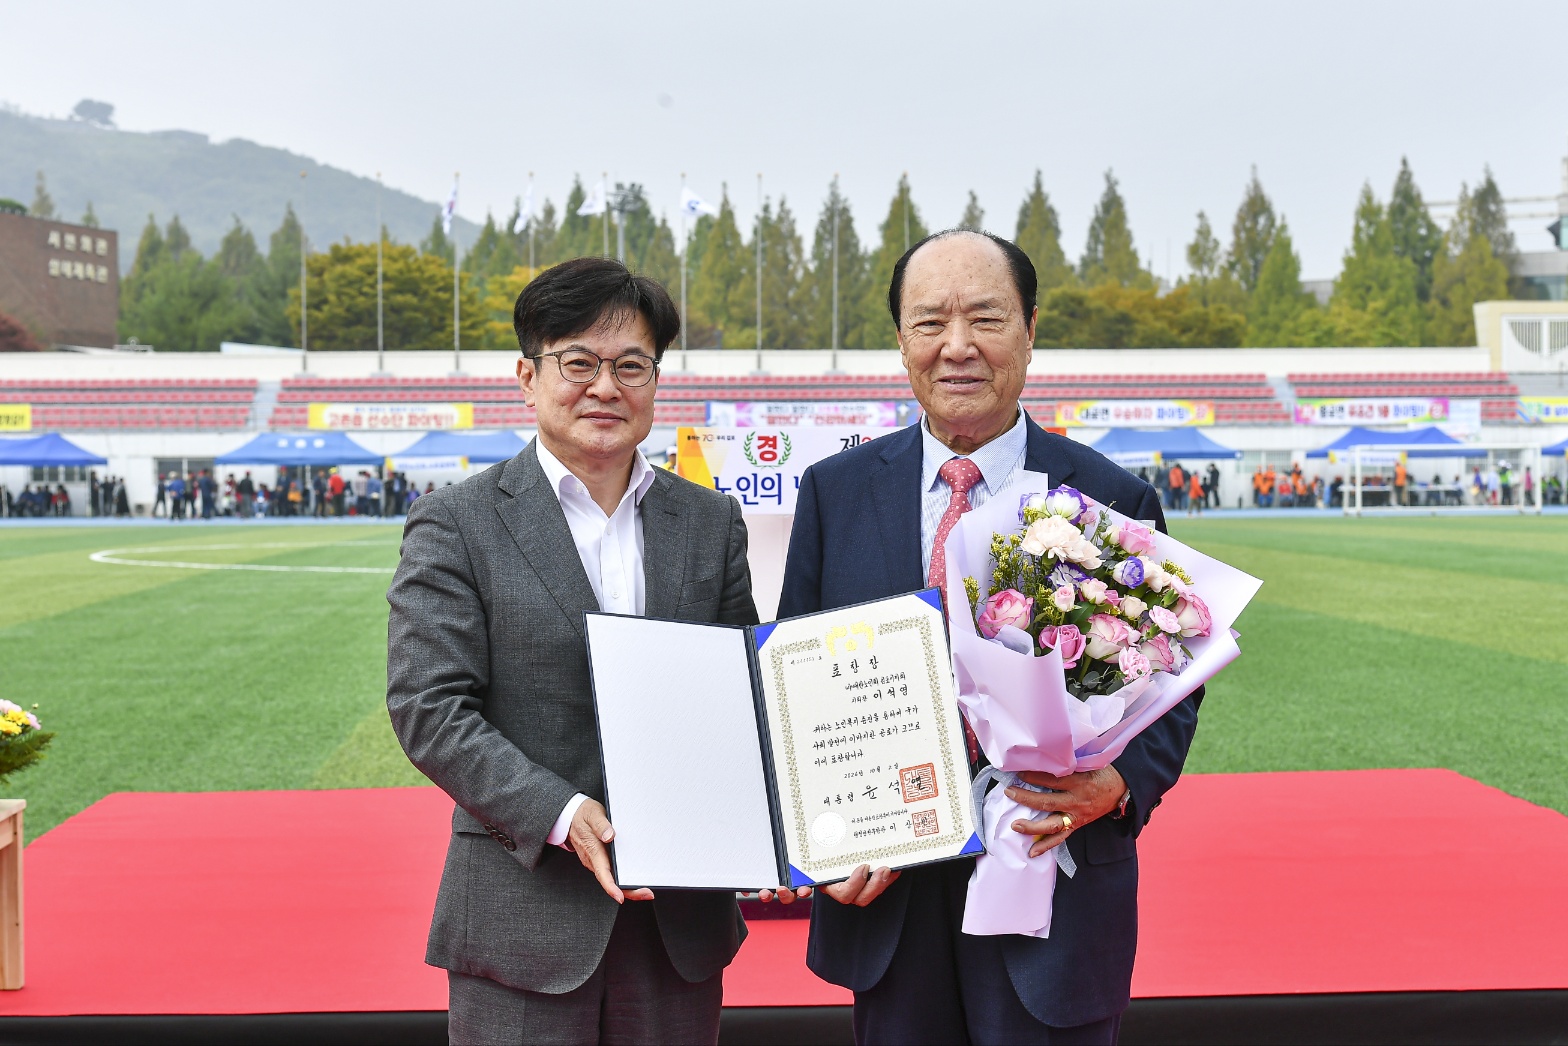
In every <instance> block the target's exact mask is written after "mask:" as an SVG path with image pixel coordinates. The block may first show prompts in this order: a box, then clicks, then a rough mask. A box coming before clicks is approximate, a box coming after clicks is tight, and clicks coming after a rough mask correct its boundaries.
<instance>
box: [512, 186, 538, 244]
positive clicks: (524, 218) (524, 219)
mask: <svg viewBox="0 0 1568 1046" xmlns="http://www.w3.org/2000/svg"><path fill="white" fill-rule="evenodd" d="M533 216H534V183H533V182H529V183H528V191H527V192H525V193H523V202H522V203H521V204H519V205H518V208H517V220H516V221H514V222H512V235H513V236H518V235H521V234H522V231H523V230H524V229H526V228H528V219H530V218H532V217H533Z"/></svg>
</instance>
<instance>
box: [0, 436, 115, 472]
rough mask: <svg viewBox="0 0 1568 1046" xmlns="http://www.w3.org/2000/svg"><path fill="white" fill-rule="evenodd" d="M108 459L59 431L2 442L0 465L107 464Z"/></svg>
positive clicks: (0, 441) (0, 445)
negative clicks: (73, 441)
mask: <svg viewBox="0 0 1568 1046" xmlns="http://www.w3.org/2000/svg"><path fill="white" fill-rule="evenodd" d="M108 463H109V459H107V458H104V457H100V456H99V455H97V454H94V453H93V452H92V451H90V450H83V449H82V448H81V447H78V446H77V445H76V444H74V443H72V442H71V441H70V440H68V439H66V438H65V437H64V436H62V435H60V434H59V433H58V432H50V433H47V434H45V435H42V436H29V437H27V438H25V439H4V440H0V465H30V466H32V467H34V468H39V467H47V466H50V465H77V466H81V465H107V464H108Z"/></svg>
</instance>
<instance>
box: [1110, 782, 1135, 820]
mask: <svg viewBox="0 0 1568 1046" xmlns="http://www.w3.org/2000/svg"><path fill="white" fill-rule="evenodd" d="M1130 802H1132V789H1131V788H1129V789H1127V791H1125V792H1123V793H1122V798H1121V801H1120V802H1118V803H1117V804H1116V812H1115V813H1114V814H1112V815H1111V818H1112V819H1113V820H1118V821H1119V820H1121V819H1122V818H1123V817H1126V816H1127V804H1128V803H1130Z"/></svg>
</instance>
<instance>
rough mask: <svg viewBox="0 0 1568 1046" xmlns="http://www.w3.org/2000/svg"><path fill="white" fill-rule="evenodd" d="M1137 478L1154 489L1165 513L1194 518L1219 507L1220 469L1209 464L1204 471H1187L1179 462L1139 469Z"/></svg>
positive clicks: (1211, 463)
mask: <svg viewBox="0 0 1568 1046" xmlns="http://www.w3.org/2000/svg"><path fill="white" fill-rule="evenodd" d="M1138 475H1139V476H1140V477H1142V478H1143V479H1144V480H1145V481H1146V482H1148V483H1150V484H1152V485H1153V486H1154V489H1155V490H1156V491H1157V492H1158V493H1159V495H1160V501H1161V502H1162V503H1163V504H1164V505H1165V510H1166V511H1167V512H1182V511H1185V512H1186V513H1187V515H1189V516H1195V515H1202V514H1203V510H1204V509H1206V508H1219V507H1220V469H1219V466H1218V465H1216V464H1214V463H1213V462H1212V461H1211V462H1209V467H1208V468H1207V469H1206V470H1200V469H1186V468H1184V467H1182V464H1181V462H1179V461H1178V462H1172V463H1171V464H1170V465H1168V466H1166V465H1155V466H1152V467H1148V468H1141V469H1139V470H1138Z"/></svg>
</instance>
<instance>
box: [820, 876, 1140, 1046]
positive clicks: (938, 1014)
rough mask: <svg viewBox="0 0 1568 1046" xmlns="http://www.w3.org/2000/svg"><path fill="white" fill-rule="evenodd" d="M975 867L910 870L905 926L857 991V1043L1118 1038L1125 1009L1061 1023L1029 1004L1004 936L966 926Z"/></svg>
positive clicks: (1086, 1041) (1109, 1040) (824, 901)
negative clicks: (867, 984) (887, 958)
mask: <svg viewBox="0 0 1568 1046" xmlns="http://www.w3.org/2000/svg"><path fill="white" fill-rule="evenodd" d="M973 868H974V864H973V863H972V862H970V861H945V862H942V863H940V864H931V865H926V866H924V867H919V868H911V869H909V870H907V871H905V872H904V873H903V874H904V875H905V876H908V877H909V878H910V879H911V880H913V881H912V882H911V883H910V891H909V907H908V909H907V910H906V911H905V914H904V927H903V932H902V933H900V935H899V940H898V949H897V951H895V952H894V953H893V961H892V962H891V963H890V964H889V965H888V968H887V972H886V973H885V974H883V975H882V979H881V980H880V981H878V982H877V983H876V984H875V985H874V986H873V987H872V988H870V989H869V990H867V991H863V992H856V993H855V1042H857V1043H859V1044H861V1046H867V1044H870V1043H898V1044H915V1043H961V1044H969V1043H975V1044H977V1046H979V1044H988V1043H1018V1044H1020V1046H1023V1044H1044V1043H1053V1044H1066V1043H1072V1044H1080V1043H1081V1044H1110V1043H1114V1042H1115V1041H1116V1035H1117V1033H1118V1031H1119V1030H1120V1028H1121V1015H1120V1014H1117V1015H1116V1016H1114V1017H1108V1018H1106V1019H1105V1020H1102V1021H1096V1022H1095V1023H1093V1024H1084V1025H1080V1026H1078V1027H1076V1028H1054V1027H1052V1026H1050V1025H1048V1024H1044V1023H1042V1022H1041V1021H1040V1020H1039V1019H1037V1018H1036V1017H1035V1016H1034V1015H1033V1014H1031V1013H1030V1012H1029V1011H1028V1010H1027V1009H1025V1008H1024V1004H1023V1002H1022V1001H1021V1000H1020V999H1019V998H1018V993H1017V992H1016V991H1014V989H1013V981H1012V977H1011V975H1009V974H1008V972H1007V962H1006V960H1005V959H1004V958H1003V955H1002V941H1003V940H1004V938H1002V937H978V936H972V935H970V934H966V933H964V932H963V931H962V927H963V922H964V895H965V893H966V891H967V890H968V888H969V873H970V871H971V870H972V869H973ZM814 903H817V904H832V903H833V902H832V901H829V900H827V899H826V898H821V899H818V900H816V901H815V902H814Z"/></svg>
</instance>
